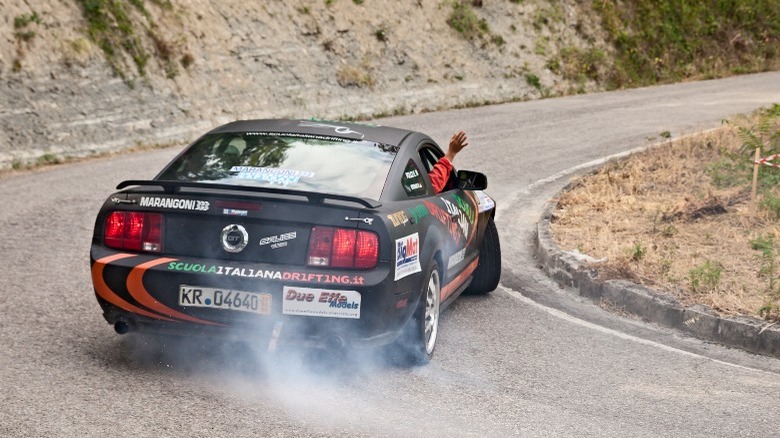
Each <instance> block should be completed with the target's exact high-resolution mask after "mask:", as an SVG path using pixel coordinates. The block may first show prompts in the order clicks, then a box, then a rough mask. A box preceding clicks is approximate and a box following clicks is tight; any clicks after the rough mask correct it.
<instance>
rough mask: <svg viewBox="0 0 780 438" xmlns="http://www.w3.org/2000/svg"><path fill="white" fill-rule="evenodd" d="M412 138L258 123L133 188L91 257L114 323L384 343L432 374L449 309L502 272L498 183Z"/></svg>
mask: <svg viewBox="0 0 780 438" xmlns="http://www.w3.org/2000/svg"><path fill="white" fill-rule="evenodd" d="M443 155H444V154H443V152H442V150H441V149H440V148H439V146H437V144H436V143H435V142H434V141H433V140H432V139H431V138H430V137H428V136H426V135H424V134H422V133H419V132H414V131H409V130H404V129H398V128H391V127H382V126H375V125H368V124H359V123H346V122H329V121H322V120H247V121H237V122H232V123H229V124H226V125H223V126H220V127H218V128H216V129H214V130H212V131H211V132H209V133H207V134H205V135H203V136H202V137H201V138H199V139H198V140H196V141H195V142H194V143H192V144H191V145H190V146H188V147H186V148H185V149H184V150H183V151H182V152H181V153H180V154H179V155H178V156H177V157H176V158H174V159H173V160H172V161H171V162H170V163H169V164H167V165H166V166H165V167H164V168H163V169H162V170H161V171H160V173H159V174H158V175H157V176H156V177H155V178H154V179H151V180H131V181H124V182H122V183H120V184H119V185H118V186H117V190H118V191H117V192H116V193H114V194H112V195H111V196H109V197H108V199H107V200H106V201H105V203H104V204H103V206H102V208H101V209H100V212H99V213H98V216H97V220H96V223H95V230H94V234H93V238H92V246H91V253H90V262H91V272H92V282H93V285H94V289H95V294H96V297H97V301H98V303H99V304H100V306H101V308H102V310H103V316H104V317H105V319H106V320H107V321H108V323H109V324H111V325H113V327H114V329H115V330H116V332H118V333H120V334H123V333H127V332H129V331H132V330H139V331H147V332H153V331H157V332H167V333H175V334H194V335H206V336H211V335H214V336H241V337H249V338H251V339H253V340H256V341H261V342H262V343H263V345H266V344H267V345H268V348H269V349H274V348H276V345H288V344H289V345H301V346H304V347H310V348H317V347H324V348H375V347H379V346H385V347H386V348H387V350H388V351H393V352H394V353H393V354H394V355H398V356H401V357H403V358H404V361H407V360H408V361H409V362H410V363H417V364H420V363H426V362H428V361H429V360H430V359H431V357H432V355H433V353H434V349H435V346H436V339H437V334H438V329H439V317H440V314H441V311H442V310H443V309H444V308H445V307H446V306H447V305H449V304H450V303H452V302H453V301H454V300H455V299H456V298H457V297H458V296H459V295H460V294H461V293H463V292H466V293H474V294H484V293H488V292H490V291H492V290H494V289H495V288H496V287H497V285H498V282H499V277H500V273H501V253H500V246H499V238H498V233H497V230H496V226H495V223H494V222H493V217H494V215H495V202H494V201H493V199H492V198H490V196H488V195H487V194H486V193H485V192H484V190H485V189H486V187H487V178H486V176H485V175H484V174H481V173H478V172H470V171H465V170H461V171H457V172H456V171H453V172H452V175H450V179H449V181H448V183H447V186H446V187H445V188H444V190H443V191H442V192H440V193H435V192H434V190H433V188H432V185H431V181H430V179H429V177H428V172H429V171H430V170H431V169H432V167H433V166H434V164H435V163H436V161H437V160H438V159H439V158H440V157H442V156H443Z"/></svg>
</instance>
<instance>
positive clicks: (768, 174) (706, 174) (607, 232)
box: [552, 105, 780, 322]
mask: <svg viewBox="0 0 780 438" xmlns="http://www.w3.org/2000/svg"><path fill="white" fill-rule="evenodd" d="M661 137H666V136H665V135H661ZM779 142H780V106H779V105H773V106H771V107H770V108H765V109H762V110H760V111H758V112H756V113H755V114H752V115H749V116H740V117H737V118H734V119H732V120H729V121H728V122H727V123H724V126H723V128H722V129H721V130H720V131H719V132H716V133H713V134H707V135H702V136H699V137H693V138H688V139H684V140H677V141H668V142H665V143H664V144H663V145H662V146H659V147H655V148H651V149H649V150H647V151H645V152H643V153H640V154H636V155H633V156H631V157H628V158H627V159H625V160H621V161H618V162H612V163H610V164H607V165H606V166H604V167H603V168H601V169H599V170H598V171H596V172H595V173H593V174H592V175H588V176H586V177H584V178H583V179H581V180H580V181H578V182H577V183H576V185H575V186H574V188H572V189H571V190H570V191H568V192H566V193H564V194H563V195H562V196H561V198H560V200H559V204H558V206H559V207H558V209H556V211H555V213H554V220H553V224H552V228H553V233H554V235H555V237H556V240H557V242H558V244H559V246H560V247H561V248H562V249H564V250H567V249H571V248H577V249H578V250H579V251H580V252H582V253H585V254H588V255H590V256H591V257H593V258H594V259H605V258H606V261H605V262H602V263H598V264H596V265H594V268H596V269H597V271H598V273H599V278H601V279H610V278H627V279H630V280H632V281H635V282H637V283H642V284H646V285H649V286H651V287H652V288H653V289H655V290H659V291H664V292H667V293H670V294H673V295H675V296H676V297H677V298H678V299H680V301H682V302H683V303H685V304H694V303H699V304H706V305H709V306H710V307H711V308H713V309H714V310H716V311H719V312H721V313H724V314H745V315H754V316H758V317H762V318H765V319H767V320H769V321H773V322H780V282H778V279H780V277H779V275H780V273H779V272H778V263H777V258H778V254H779V251H780V247H779V246H778V244H777V242H778V241H780V169H778V168H775V167H770V166H761V167H760V169H759V170H760V172H759V178H758V182H759V184H758V191H757V198H756V199H755V200H752V199H751V186H752V176H753V160H754V153H755V148H759V150H760V151H763V152H762V156H767V155H769V154H774V153H778V152H780V144H778V143H779ZM627 242H634V244H633V246H630V247H629V248H628V249H626V243H627Z"/></svg>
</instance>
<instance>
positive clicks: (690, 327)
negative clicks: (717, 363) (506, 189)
mask: <svg viewBox="0 0 780 438" xmlns="http://www.w3.org/2000/svg"><path fill="white" fill-rule="evenodd" d="M568 189H569V186H567V187H565V188H564V189H563V191H564V192H565V191H566V190H568ZM557 205H558V202H557V200H555V199H554V200H551V201H548V202H547V204H546V205H545V207H544V211H543V213H542V218H541V219H540V220H539V222H538V223H537V231H536V257H537V260H538V262H539V264H540V265H541V267H542V269H543V270H544V271H545V273H546V274H547V275H548V276H550V277H551V278H552V279H554V280H555V281H557V282H558V283H560V284H563V285H566V286H571V287H574V288H576V289H578V290H579V294H580V295H582V296H583V297H587V298H589V299H591V300H593V301H594V302H597V303H598V302H606V303H608V304H609V305H610V306H614V307H616V308H618V309H620V310H623V311H625V312H627V313H630V314H633V315H636V316H639V317H641V318H643V319H646V320H647V321H650V322H654V323H657V324H660V325H663V326H666V327H670V328H673V329H676V330H679V331H681V332H684V333H687V334H689V335H692V336H694V337H697V338H699V339H702V340H705V341H711V342H715V343H718V344H722V345H725V346H728V347H734V348H739V349H742V350H745V351H749V352H751V353H757V354H761V355H765V356H772V357H776V358H780V324H778V325H771V324H767V323H766V321H762V320H760V319H757V318H750V317H735V318H722V317H720V316H718V314H717V313H715V312H714V311H713V310H711V309H710V308H708V307H707V306H702V305H695V306H690V307H685V306H683V305H682V304H680V302H679V301H678V300H677V299H676V298H675V297H672V296H669V295H663V294H661V293H659V292H656V291H653V290H652V289H649V288H647V287H644V286H641V285H638V284H635V283H632V282H630V281H626V280H607V281H601V280H599V278H598V271H597V270H596V269H594V268H590V267H588V266H587V264H586V263H584V262H583V261H581V260H579V259H578V258H577V257H575V256H574V255H573V254H571V253H567V252H564V251H562V250H561V249H560V248H559V247H558V246H557V245H556V244H555V242H554V241H553V238H552V231H551V229H550V222H551V220H552V214H553V211H554V210H555V207H556V206H557Z"/></svg>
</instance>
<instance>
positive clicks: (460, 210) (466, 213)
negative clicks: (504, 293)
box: [419, 143, 478, 299]
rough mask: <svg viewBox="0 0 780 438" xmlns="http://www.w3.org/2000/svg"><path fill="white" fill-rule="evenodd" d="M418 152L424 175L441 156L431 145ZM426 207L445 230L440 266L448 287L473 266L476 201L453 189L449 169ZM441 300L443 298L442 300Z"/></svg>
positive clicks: (453, 172) (452, 179)
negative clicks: (444, 183)
mask: <svg viewBox="0 0 780 438" xmlns="http://www.w3.org/2000/svg"><path fill="white" fill-rule="evenodd" d="M419 152H420V159H421V160H422V163H423V167H424V168H425V170H426V172H430V171H431V169H433V166H434V165H435V164H436V162H438V160H439V159H440V158H441V157H442V156H443V154H442V152H441V150H440V149H438V148H437V147H435V146H433V145H432V144H425V143H424V144H422V145H421V147H420V149H419ZM428 183H430V181H429V182H428ZM428 203H429V204H430V205H428V210H429V211H430V212H431V214H432V215H433V216H435V217H437V218H440V220H441V221H442V223H443V225H445V227H446V228H447V230H448V234H449V236H448V237H449V239H450V240H449V242H450V244H449V245H446V246H445V251H444V257H443V262H444V264H445V266H444V268H445V270H446V273H447V274H446V276H445V281H446V282H448V283H449V282H450V281H451V280H453V279H455V278H456V277H457V276H458V275H459V274H460V273H462V272H463V271H464V270H466V269H467V268H468V267H469V266H470V265H471V264H472V263H474V262H476V260H475V259H476V257H477V255H478V249H477V248H478V246H477V229H478V223H477V222H478V214H477V212H478V208H477V201H476V199H475V197H474V194H473V193H471V192H468V191H464V190H461V189H459V188H458V187H457V178H456V175H455V170H454V169H453V171H452V174H451V175H450V178H449V180H448V182H447V184H446V185H445V187H444V189H443V190H442V192H441V193H438V194H434V195H433V196H431V197H430V198H429V201H428ZM448 292H449V291H448ZM452 292H454V291H452ZM445 298H446V296H444V297H442V299H445Z"/></svg>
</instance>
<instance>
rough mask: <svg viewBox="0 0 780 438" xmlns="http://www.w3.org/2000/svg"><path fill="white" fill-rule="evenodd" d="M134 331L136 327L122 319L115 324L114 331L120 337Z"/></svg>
mask: <svg viewBox="0 0 780 438" xmlns="http://www.w3.org/2000/svg"><path fill="white" fill-rule="evenodd" d="M133 329H134V327H133V325H132V324H130V323H129V322H127V321H125V320H122V319H120V320H119V321H117V322H116V323H115V324H114V331H116V332H117V333H119V334H120V335H124V334H126V333H128V332H130V331H131V330H133Z"/></svg>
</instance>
